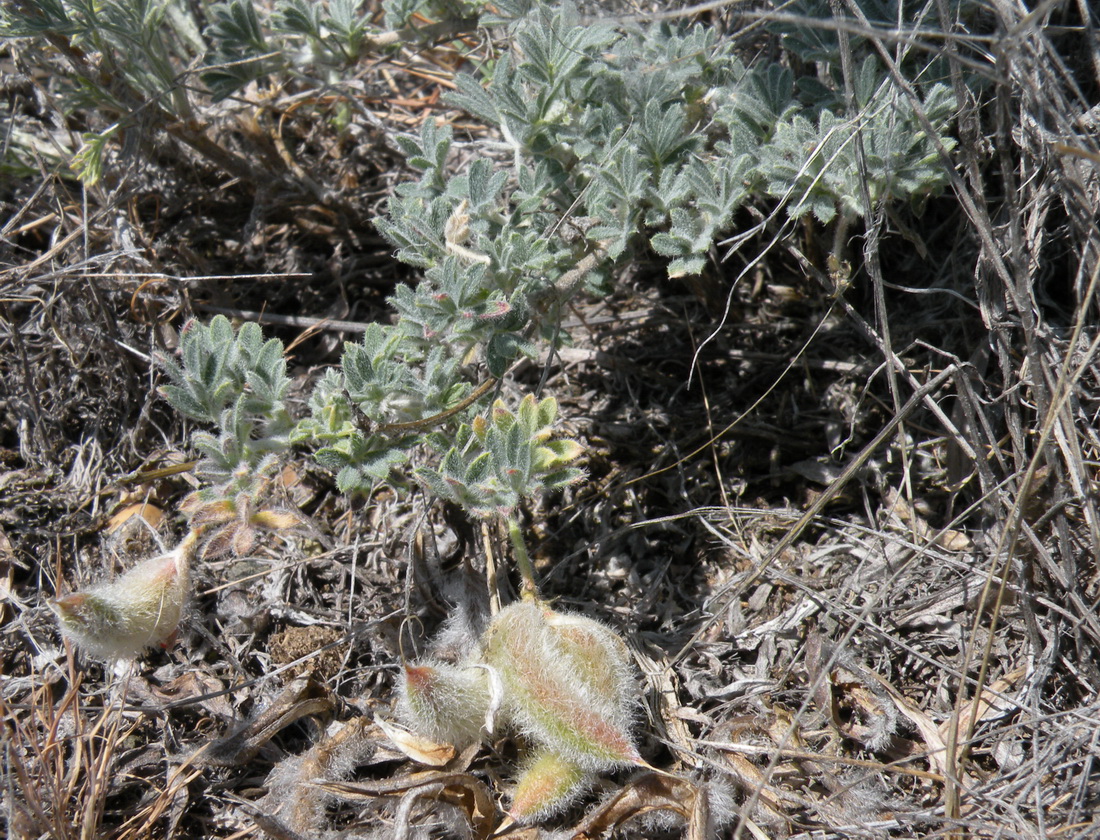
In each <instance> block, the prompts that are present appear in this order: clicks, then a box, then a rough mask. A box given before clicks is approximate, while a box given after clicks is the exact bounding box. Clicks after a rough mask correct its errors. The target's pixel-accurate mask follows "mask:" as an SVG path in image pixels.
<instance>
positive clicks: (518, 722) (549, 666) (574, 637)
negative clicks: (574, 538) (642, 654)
mask: <svg viewBox="0 0 1100 840" xmlns="http://www.w3.org/2000/svg"><path fill="white" fill-rule="evenodd" d="M483 647H484V656H485V661H486V662H487V663H488V664H489V665H490V666H491V667H493V668H495V669H496V671H497V673H498V674H499V676H500V682H501V687H502V689H503V711H504V713H505V714H506V715H507V716H508V718H509V719H510V721H511V722H512V723H513V724H514V725H515V726H516V727H517V728H518V729H519V730H520V731H521V732H522V733H523V734H524V735H525V736H526V737H527V738H529V739H530V740H532V741H534V742H535V743H537V744H540V745H542V746H543V747H545V748H546V749H547V750H548V751H550V752H553V753H555V754H556V755H558V756H560V757H561V758H562V759H564V760H566V761H568V762H572V763H574V764H576V765H577V766H578V767H581V768H582V769H584V770H586V771H591V772H599V771H603V770H610V769H612V768H614V767H621V766H625V765H629V764H639V763H640V762H641V757H640V756H639V755H638V750H637V748H636V747H635V746H634V741H633V739H632V738H631V735H630V723H631V714H630V706H631V700H632V697H633V685H632V682H633V681H632V678H631V671H630V664H629V659H628V658H627V651H626V646H625V645H624V644H623V643H622V641H621V640H620V639H619V638H618V637H617V636H615V634H614V633H613V632H612V631H611V630H609V629H608V628H606V627H604V626H603V625H602V624H599V623H598V622H595V621H592V620H591V619H587V618H584V617H583V616H574V615H566V614H561V613H555V612H553V611H552V610H550V609H548V608H547V607H545V606H543V605H540V604H533V603H528V602H521V603H518V604H513V605H511V606H509V607H507V608H506V609H504V610H502V611H501V612H500V613H499V614H497V616H496V618H495V619H494V620H493V623H492V624H491V625H490V627H489V630H488V632H487V633H486V636H485V639H484V644H483Z"/></svg>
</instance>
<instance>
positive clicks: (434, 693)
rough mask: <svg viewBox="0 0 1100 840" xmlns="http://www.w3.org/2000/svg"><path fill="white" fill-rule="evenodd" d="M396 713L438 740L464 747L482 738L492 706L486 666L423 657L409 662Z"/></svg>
mask: <svg viewBox="0 0 1100 840" xmlns="http://www.w3.org/2000/svg"><path fill="white" fill-rule="evenodd" d="M398 698H399V699H398V702H397V716H398V718H399V719H400V720H401V722H402V723H404V724H405V725H406V726H407V727H409V729H411V730H412V731H414V732H416V733H417V734H419V735H423V736H425V737H426V738H430V739H431V740H433V741H436V742H437V743H444V744H451V745H452V746H454V747H455V748H456V749H463V748H464V747H467V746H469V745H470V744H472V743H474V742H475V741H478V740H480V739H481V733H482V729H483V728H484V726H485V721H486V717H487V716H488V714H489V709H490V704H491V703H490V690H489V675H488V673H487V671H486V669H485V668H482V667H476V666H470V667H463V666H457V665H449V664H447V663H445V662H435V661H433V660H430V659H428V660H421V661H420V662H415V663H413V664H411V665H406V666H405V668H404V670H403V671H402V673H401V677H400V680H399V683H398Z"/></svg>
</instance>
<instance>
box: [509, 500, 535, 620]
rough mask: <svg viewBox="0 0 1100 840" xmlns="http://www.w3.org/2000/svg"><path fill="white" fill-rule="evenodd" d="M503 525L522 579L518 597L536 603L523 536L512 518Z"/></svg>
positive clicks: (532, 568) (533, 578) (533, 577)
mask: <svg viewBox="0 0 1100 840" xmlns="http://www.w3.org/2000/svg"><path fill="white" fill-rule="evenodd" d="M505 523H506V524H507V526H508V539H510V540H511V541H512V551H513V553H514V554H515V555H516V564H517V565H518V566H519V575H520V577H521V578H522V579H523V583H522V584H521V585H520V597H521V598H523V600H524V601H537V600H538V599H539V588H538V586H537V585H536V584H535V569H534V567H533V566H532V565H531V558H530V557H529V556H528V555H527V544H526V543H525V542H524V541H523V534H521V533H520V530H519V522H517V521H516V518H515V517H514V516H509V517H508V518H507V519H506V520H505Z"/></svg>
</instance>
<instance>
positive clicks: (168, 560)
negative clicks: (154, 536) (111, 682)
mask: <svg viewBox="0 0 1100 840" xmlns="http://www.w3.org/2000/svg"><path fill="white" fill-rule="evenodd" d="M197 540H198V533H197V532H195V531H192V532H191V533H190V534H189V535H188V536H187V538H186V539H184V540H183V542H181V543H180V544H179V546H177V547H176V548H175V549H174V550H173V551H170V552H169V553H168V554H162V555H160V556H157V557H152V558H150V559H148V560H144V561H142V562H141V563H139V564H138V565H136V566H135V567H134V568H132V569H130V570H129V571H128V572H126V573H125V574H123V575H122V576H121V577H119V578H117V579H116V580H114V581H111V582H110V583H107V584H102V585H100V586H94V587H91V588H89V589H86V590H84V591H82V592H74V593H72V594H71V595H65V596H63V597H61V598H58V599H56V600H52V601H49V606H50V608H51V609H52V610H53V611H54V612H55V613H57V617H58V620H59V623H60V625H61V632H62V633H64V635H65V636H66V637H67V638H69V639H71V640H72V641H73V642H74V643H75V644H76V645H77V646H78V647H80V648H81V649H83V650H84V651H86V652H88V653H90V654H92V655H93V656H98V657H100V658H102V659H107V660H115V659H133V658H135V657H137V656H138V655H140V654H141V652H142V651H144V650H145V649H146V648H148V647H150V646H151V645H156V644H164V645H167V644H168V643H170V642H171V641H173V640H174V637H175V633H176V628H177V626H178V625H179V620H180V616H181V615H182V613H183V608H184V604H185V603H186V601H187V597H188V594H189V591H190V588H191V560H192V559H193V557H194V554H195V544H196V542H197Z"/></svg>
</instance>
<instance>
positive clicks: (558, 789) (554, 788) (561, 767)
mask: <svg viewBox="0 0 1100 840" xmlns="http://www.w3.org/2000/svg"><path fill="white" fill-rule="evenodd" d="M591 781H592V774H590V773H588V772H587V771H585V770H584V768H582V767H579V766H578V765H576V764H574V763H573V762H571V761H569V760H567V759H564V758H562V757H561V756H560V755H557V754H556V753H553V752H550V751H549V750H539V751H537V752H535V753H534V754H533V755H532V756H531V760H530V761H528V763H527V765H526V766H525V767H524V770H523V773H522V774H521V775H520V777H519V782H518V783H517V784H516V790H515V793H514V794H513V795H512V807H511V809H509V811H508V815H509V816H510V817H512V819H514V820H516V821H517V822H539V821H541V820H545V819H547V818H548V817H552V816H554V815H555V814H557V813H560V812H561V811H563V810H564V809H565V808H566V807H567V806H568V805H569V804H570V803H571V802H572V801H573V800H574V799H576V798H577V797H578V796H580V794H582V793H584V791H585V789H586V788H587V787H588V785H589V784H590V783H591Z"/></svg>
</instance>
